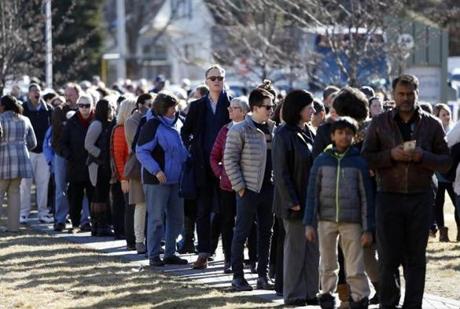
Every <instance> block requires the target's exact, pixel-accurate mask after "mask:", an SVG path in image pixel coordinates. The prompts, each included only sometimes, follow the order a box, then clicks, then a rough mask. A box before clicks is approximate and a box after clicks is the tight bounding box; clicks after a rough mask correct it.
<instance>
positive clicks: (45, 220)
mask: <svg viewBox="0 0 460 309" xmlns="http://www.w3.org/2000/svg"><path fill="white" fill-rule="evenodd" d="M38 220H39V221H40V222H41V223H53V222H54V218H53V217H50V215H43V216H40V217H39V218H38Z"/></svg>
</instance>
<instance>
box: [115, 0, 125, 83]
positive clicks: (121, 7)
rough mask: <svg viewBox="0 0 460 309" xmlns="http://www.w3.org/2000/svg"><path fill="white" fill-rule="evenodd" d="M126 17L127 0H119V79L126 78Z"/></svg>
mask: <svg viewBox="0 0 460 309" xmlns="http://www.w3.org/2000/svg"><path fill="white" fill-rule="evenodd" d="M125 24H126V19H125V0H117V49H118V54H119V55H120V58H119V59H118V62H117V79H125V78H126V26H125Z"/></svg>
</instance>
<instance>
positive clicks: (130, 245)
mask: <svg viewBox="0 0 460 309" xmlns="http://www.w3.org/2000/svg"><path fill="white" fill-rule="evenodd" d="M126 250H128V251H134V250H136V244H126Z"/></svg>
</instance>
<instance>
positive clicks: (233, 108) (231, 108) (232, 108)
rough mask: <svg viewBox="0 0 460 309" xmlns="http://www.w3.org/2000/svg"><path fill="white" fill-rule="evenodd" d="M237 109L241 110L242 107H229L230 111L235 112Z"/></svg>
mask: <svg viewBox="0 0 460 309" xmlns="http://www.w3.org/2000/svg"><path fill="white" fill-rule="evenodd" d="M235 109H241V107H239V106H229V107H228V110H229V111H232V110H235Z"/></svg>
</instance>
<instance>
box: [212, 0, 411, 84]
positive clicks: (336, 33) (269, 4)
mask: <svg viewBox="0 0 460 309" xmlns="http://www.w3.org/2000/svg"><path fill="white" fill-rule="evenodd" d="M210 2H211V1H210ZM406 2H407V1H397V0H387V1H381V0H366V1H362V0H251V1H250V0H247V1H245V0H239V1H232V0H217V1H212V2H211V3H210V4H209V5H210V7H211V8H212V10H214V11H215V12H216V13H215V15H216V16H217V17H218V18H217V21H218V24H219V27H220V29H222V30H221V31H222V32H223V33H224V34H225V35H223V36H222V37H224V38H225V39H226V40H227V44H225V45H222V48H221V49H218V50H217V51H216V58H217V59H218V60H220V61H222V62H226V63H229V62H230V61H228V59H234V58H235V57H238V56H241V55H246V56H247V57H248V58H250V59H251V60H250V61H249V63H250V64H251V69H252V70H254V71H256V72H259V76H260V77H261V78H264V77H266V76H268V75H270V74H272V73H273V72H277V71H279V70H280V69H282V68H284V71H286V70H287V71H291V69H294V71H295V72H294V73H293V74H290V75H289V74H288V76H290V77H291V78H295V77H298V76H302V75H308V76H309V79H310V81H313V82H314V83H316V84H317V86H318V87H323V86H325V85H326V84H328V83H333V84H338V85H343V84H349V85H353V86H358V85H360V84H362V83H364V82H366V83H367V82H371V81H372V80H373V79H375V80H379V79H388V77H389V76H390V74H392V72H391V71H390V70H391V69H392V68H395V69H400V68H401V67H403V66H404V63H405V61H406V58H405V56H406V55H407V53H408V50H406V49H404V46H402V45H401V42H398V37H399V34H400V33H401V31H402V30H403V24H404V23H403V22H401V20H402V19H404V17H405V16H404V14H405V12H406V9H407V3H406ZM307 38H310V39H307ZM312 38H313V39H312ZM390 62H391V63H393V65H390ZM325 72H326V73H327V75H328V78H325ZM331 73H333V74H332V76H331Z"/></svg>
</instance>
